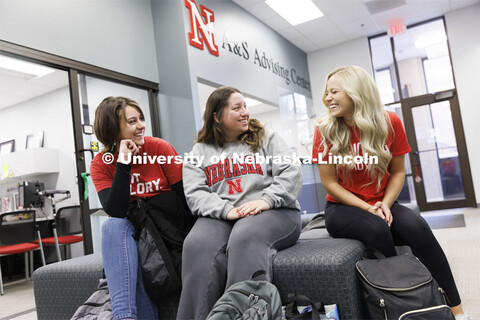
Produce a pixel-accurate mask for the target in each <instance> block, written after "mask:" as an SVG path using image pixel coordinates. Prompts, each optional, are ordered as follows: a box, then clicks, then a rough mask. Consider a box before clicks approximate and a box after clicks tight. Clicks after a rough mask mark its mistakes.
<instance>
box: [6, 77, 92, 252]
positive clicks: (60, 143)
mask: <svg viewBox="0 0 480 320" xmlns="http://www.w3.org/2000/svg"><path fill="white" fill-rule="evenodd" d="M65 81H66V82H67V75H66V74H65ZM0 119H1V123H2V125H1V126H0V136H1V137H2V139H5V140H11V139H15V150H16V151H19V150H23V149H25V140H26V136H27V135H28V134H31V133H36V132H39V131H43V132H44V144H43V145H44V147H45V148H51V149H57V150H58V155H59V159H58V160H59V173H58V174H48V175H42V176H38V177H32V178H29V179H28V180H29V181H36V180H38V181H40V182H43V183H44V184H45V188H46V189H60V190H69V191H70V194H71V198H70V199H67V200H65V201H62V202H61V203H58V204H57V206H56V208H57V210H58V209H59V208H61V207H65V206H72V205H78V204H79V199H78V191H77V190H78V185H77V181H76V176H77V170H76V165H75V145H74V137H73V125H72V120H71V119H72V112H71V106H70V93H69V89H68V86H65V87H63V88H61V89H58V90H56V91H53V92H50V93H48V94H45V95H42V96H39V97H37V98H35V99H32V100H29V101H27V102H24V103H20V104H17V105H14V106H11V107H8V108H5V109H1V110H0ZM16 184H17V182H15V181H14V182H12V184H8V185H5V186H2V188H1V189H2V190H1V191H2V192H4V191H5V190H4V187H7V188H11V187H15V186H16ZM43 211H44V213H45V214H46V215H48V216H51V215H52V207H51V203H49V202H48V201H45V208H44V210H43ZM52 254H53V253H52ZM71 254H72V257H77V256H81V255H83V244H82V243H76V244H74V245H72V247H71ZM53 259H55V258H53Z"/></svg>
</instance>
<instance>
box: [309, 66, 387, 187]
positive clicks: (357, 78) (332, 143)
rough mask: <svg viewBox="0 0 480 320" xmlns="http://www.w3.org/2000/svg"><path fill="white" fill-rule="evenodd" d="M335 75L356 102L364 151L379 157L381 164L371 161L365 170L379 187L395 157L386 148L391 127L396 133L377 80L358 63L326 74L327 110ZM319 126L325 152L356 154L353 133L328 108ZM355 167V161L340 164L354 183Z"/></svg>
mask: <svg viewBox="0 0 480 320" xmlns="http://www.w3.org/2000/svg"><path fill="white" fill-rule="evenodd" d="M334 75H335V76H336V78H337V79H338V81H339V82H340V84H341V86H342V89H343V90H344V91H345V92H346V94H347V95H348V96H349V97H350V98H351V99H352V101H353V117H352V119H353V123H352V125H353V126H355V127H356V129H357V128H358V135H359V137H360V143H361V147H362V151H363V154H365V153H368V154H369V155H370V156H377V157H378V164H370V165H368V166H367V168H366V169H367V172H368V174H369V176H370V178H371V180H372V182H371V183H369V184H372V183H374V182H375V180H376V185H377V186H376V187H377V190H379V189H380V184H381V181H382V179H383V177H384V176H385V173H386V172H387V169H388V163H389V162H390V160H391V159H392V155H391V154H390V153H389V152H388V151H387V150H386V149H385V142H386V140H387V136H388V132H389V129H391V130H392V132H393V128H392V124H391V122H390V118H389V117H388V114H387V113H386V111H385V110H384V106H383V104H382V102H381V100H380V94H379V93H378V89H377V86H376V85H375V82H374V80H373V79H372V77H371V76H370V75H369V74H368V73H367V72H366V71H365V70H364V69H362V68H360V67H357V66H343V67H339V68H337V69H335V70H333V71H332V72H330V73H329V74H328V75H327V78H326V81H325V89H324V94H323V97H322V101H323V103H324V105H325V107H327V109H328V110H330V108H329V105H328V103H327V101H326V98H327V94H328V92H327V82H328V80H329V79H330V78H331V77H332V76H334ZM317 126H318V129H319V130H320V133H321V134H322V141H321V145H322V146H323V150H324V155H325V154H326V152H327V150H328V149H329V148H330V152H331V153H332V154H333V155H340V156H343V157H345V156H347V155H348V156H352V157H354V156H355V151H354V150H353V146H352V134H351V132H350V128H349V127H348V125H347V123H346V122H345V120H344V119H343V118H336V117H333V116H332V115H331V113H330V111H328V115H327V116H326V117H325V118H323V119H321V120H320V121H319V122H318V124H317ZM354 166H355V163H351V164H338V165H337V172H338V171H341V172H342V174H343V175H344V176H345V177H346V179H347V182H351V171H352V170H353V168H354ZM367 185H368V184H367Z"/></svg>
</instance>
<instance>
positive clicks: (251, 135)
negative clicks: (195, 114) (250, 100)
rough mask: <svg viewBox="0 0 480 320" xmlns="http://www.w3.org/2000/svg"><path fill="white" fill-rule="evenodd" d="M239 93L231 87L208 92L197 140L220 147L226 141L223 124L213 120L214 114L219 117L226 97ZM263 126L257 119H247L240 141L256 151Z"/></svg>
mask: <svg viewBox="0 0 480 320" xmlns="http://www.w3.org/2000/svg"><path fill="white" fill-rule="evenodd" d="M235 92H237V93H240V94H242V93H241V92H240V91H239V90H238V89H236V88H233V87H220V88H218V89H216V90H215V91H213V92H212V94H210V96H209V97H208V100H207V106H206V108H205V113H204V114H203V127H202V129H201V130H200V131H199V132H198V137H197V142H203V143H207V144H216V145H218V146H220V147H223V145H224V144H225V143H226V142H227V141H228V140H227V135H226V134H225V131H224V130H223V126H222V125H221V124H220V123H217V121H215V116H214V114H215V113H216V115H217V118H218V119H221V118H222V114H223V111H224V110H225V108H226V107H227V106H228V99H229V98H230V96H231V95H232V94H233V93H235ZM264 135H265V128H264V127H263V125H262V124H261V123H260V121H258V120H257V119H250V120H249V121H248V130H247V131H246V132H244V133H242V134H241V135H240V139H239V140H240V141H241V142H242V143H245V144H247V145H248V146H249V147H250V150H252V151H253V152H256V151H257V150H258V149H259V148H260V147H261V145H262V139H263V136H264Z"/></svg>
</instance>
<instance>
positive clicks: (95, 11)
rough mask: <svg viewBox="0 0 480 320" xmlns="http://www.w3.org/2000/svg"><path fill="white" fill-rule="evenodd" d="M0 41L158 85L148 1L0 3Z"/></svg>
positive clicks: (28, 0) (25, 0)
mask: <svg viewBox="0 0 480 320" xmlns="http://www.w3.org/2000/svg"><path fill="white" fill-rule="evenodd" d="M0 39H2V40H4V41H8V42H13V43H15V44H19V45H23V46H26V47H30V48H33V49H37V50H40V51H45V52H48V53H52V54H55V55H59V56H62V57H66V58H69V59H73V60H77V61H81V62H85V63H89V64H92V65H95V66H99V67H103V68H106V69H110V70H114V71H117V72H121V73H125V74H128V75H131V76H136V77H139V78H142V79H145V80H150V81H154V82H158V70H157V59H156V53H155V39H154V37H153V20H152V11H151V5H150V0H134V1H116V0H89V1H83V0H68V1H63V0H41V1H38V0H0Z"/></svg>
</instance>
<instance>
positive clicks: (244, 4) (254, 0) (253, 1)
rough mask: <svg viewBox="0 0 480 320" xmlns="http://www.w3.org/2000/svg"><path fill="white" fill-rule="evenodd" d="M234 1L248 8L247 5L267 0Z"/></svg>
mask: <svg viewBox="0 0 480 320" xmlns="http://www.w3.org/2000/svg"><path fill="white" fill-rule="evenodd" d="M233 2H235V3H236V4H238V5H239V6H240V7H242V8H247V7H250V6H253V5H255V4H257V3H260V2H265V0H233Z"/></svg>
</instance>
